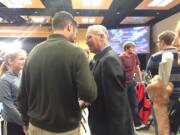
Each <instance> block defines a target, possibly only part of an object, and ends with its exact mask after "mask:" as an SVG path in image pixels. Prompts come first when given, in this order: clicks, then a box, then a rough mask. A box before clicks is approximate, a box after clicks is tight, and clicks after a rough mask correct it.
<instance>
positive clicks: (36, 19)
mask: <svg viewBox="0 0 180 135" xmlns="http://www.w3.org/2000/svg"><path fill="white" fill-rule="evenodd" d="M31 20H32V22H33V23H43V22H44V21H45V18H44V17H32V18H31Z"/></svg>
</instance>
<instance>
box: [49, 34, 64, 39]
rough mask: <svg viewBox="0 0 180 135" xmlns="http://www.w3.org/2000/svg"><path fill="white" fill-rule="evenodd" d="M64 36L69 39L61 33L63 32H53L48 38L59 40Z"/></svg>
mask: <svg viewBox="0 0 180 135" xmlns="http://www.w3.org/2000/svg"><path fill="white" fill-rule="evenodd" d="M62 38H63V39H66V40H67V38H66V37H65V36H63V35H61V34H51V35H49V37H48V38H47V40H59V39H62Z"/></svg>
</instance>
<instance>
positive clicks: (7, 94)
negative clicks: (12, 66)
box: [0, 80, 23, 126]
mask: <svg viewBox="0 0 180 135" xmlns="http://www.w3.org/2000/svg"><path fill="white" fill-rule="evenodd" d="M0 89H1V97H2V103H3V106H4V109H5V111H6V112H5V115H6V116H5V117H7V120H10V121H13V122H15V123H17V124H18V125H20V126H23V121H22V119H21V114H20V112H19V111H18V109H17V106H16V105H15V104H14V101H13V98H12V89H11V84H10V83H9V82H8V81H7V80H1V81H0ZM6 113H7V114H6Z"/></svg>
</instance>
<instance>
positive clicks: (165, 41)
mask: <svg viewBox="0 0 180 135" xmlns="http://www.w3.org/2000/svg"><path fill="white" fill-rule="evenodd" d="M173 40H175V41H176V40H177V39H175V34H174V33H173V32H171V31H165V32H162V33H160V34H159V36H158V41H157V43H158V48H159V49H160V51H159V52H157V53H155V54H153V55H152V56H151V57H150V58H149V61H148V64H147V67H146V71H150V72H151V74H152V75H153V76H154V75H157V74H158V68H159V63H160V62H161V59H162V54H163V53H164V52H171V53H172V54H173V56H174V60H173V65H172V70H171V75H170V79H169V81H170V82H172V83H173V85H174V88H173V92H172V94H171V95H170V102H169V107H168V109H169V119H170V129H171V132H174V133H176V132H177V129H178V126H179V124H178V123H180V122H179V121H178V119H177V118H178V115H175V114H176V113H174V112H175V111H174V110H176V109H177V108H179V97H180V85H179V84H180V77H179V76H180V70H179V69H180V65H178V52H177V49H176V47H174V46H173ZM176 46H177V45H176ZM175 108H176V109H175ZM177 110H178V109H177Z"/></svg>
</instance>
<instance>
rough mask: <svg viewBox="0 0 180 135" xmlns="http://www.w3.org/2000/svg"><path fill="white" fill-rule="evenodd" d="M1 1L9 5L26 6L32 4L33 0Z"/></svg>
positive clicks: (0, 0)
mask: <svg viewBox="0 0 180 135" xmlns="http://www.w3.org/2000/svg"><path fill="white" fill-rule="evenodd" d="M0 2H1V3H3V4H5V5H6V6H7V7H14V8H16V7H24V6H25V5H32V0H0Z"/></svg>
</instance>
